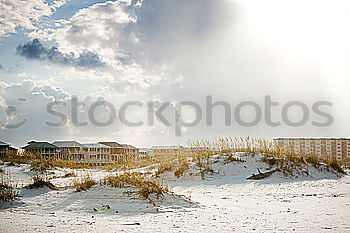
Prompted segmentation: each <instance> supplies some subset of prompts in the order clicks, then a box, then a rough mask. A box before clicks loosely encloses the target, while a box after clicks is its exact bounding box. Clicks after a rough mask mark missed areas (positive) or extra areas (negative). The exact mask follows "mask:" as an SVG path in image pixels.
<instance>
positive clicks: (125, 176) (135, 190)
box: [103, 172, 170, 199]
mask: <svg viewBox="0 0 350 233" xmlns="http://www.w3.org/2000/svg"><path fill="white" fill-rule="evenodd" d="M103 183H104V184H106V185H110V186H112V187H115V188H126V189H129V190H128V191H127V192H126V193H127V194H137V195H138V196H139V197H141V198H144V199H150V196H151V195H155V196H156V198H157V199H159V198H160V197H163V196H164V194H166V193H170V191H169V189H168V187H167V186H163V185H161V184H160V183H159V182H158V181H157V180H156V179H152V178H147V177H146V175H145V174H143V173H140V172H124V173H122V174H119V175H115V176H109V177H107V178H106V179H105V180H104V181H103Z"/></svg>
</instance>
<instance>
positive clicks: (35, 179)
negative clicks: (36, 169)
mask: <svg viewBox="0 0 350 233" xmlns="http://www.w3.org/2000/svg"><path fill="white" fill-rule="evenodd" d="M44 187H47V188H49V189H52V190H59V188H58V187H56V186H55V185H53V184H52V183H51V182H50V180H49V179H46V178H45V177H42V176H40V175H34V176H32V183H31V184H29V185H27V186H25V188H27V189H38V188H44Z"/></svg>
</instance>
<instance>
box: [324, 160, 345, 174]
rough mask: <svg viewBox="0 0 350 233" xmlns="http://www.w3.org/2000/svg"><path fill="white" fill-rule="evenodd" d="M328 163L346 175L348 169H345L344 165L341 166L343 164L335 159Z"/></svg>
mask: <svg viewBox="0 0 350 233" xmlns="http://www.w3.org/2000/svg"><path fill="white" fill-rule="evenodd" d="M328 165H329V166H330V167H331V168H333V169H334V170H335V171H337V172H339V173H341V174H344V175H345V174H347V173H346V171H345V170H344V168H343V166H341V164H340V163H339V162H338V161H337V160H335V159H333V160H331V161H329V163H328Z"/></svg>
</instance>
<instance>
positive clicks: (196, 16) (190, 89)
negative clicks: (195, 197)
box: [0, 0, 350, 146]
mask: <svg viewBox="0 0 350 233" xmlns="http://www.w3.org/2000/svg"><path fill="white" fill-rule="evenodd" d="M348 12H350V4H349V2H348V1H347V0H324V1H323V0H215V1H213V0H119V1H102V0H100V1H93V0H71V1H69V0H50V1H42V0H25V1H24V0H22V1H20V0H1V1H0V25H1V27H0V51H1V53H0V123H1V125H0V126H1V128H0V140H2V141H6V142H9V143H12V144H13V145H15V146H22V145H23V144H25V143H26V142H27V141H29V140H32V139H34V140H47V141H53V140H72V139H73V140H77V141H81V142H89V141H100V140H117V141H119V142H124V143H130V144H134V145H137V146H150V145H164V144H178V143H182V144H185V143H186V142H187V140H194V139H213V138H217V137H224V136H247V135H250V136H253V137H263V138H268V139H270V138H274V137H281V136H305V137H313V136H317V137H347V136H349V132H350V123H349V121H348V119H350V118H349V117H350V105H349V103H348V99H349V97H350V94H349V88H350V31H349V29H348V27H349V23H350V14H349V13H348ZM207 96H211V98H212V100H213V102H216V101H225V103H228V104H229V105H230V109H231V117H230V119H231V121H227V120H226V121H225V108H224V107H223V106H216V107H215V108H214V109H213V114H212V115H213V116H212V124H211V125H208V124H207V120H208V119H207V115H206V112H208V110H207V108H206V97H207ZM266 96H270V98H271V99H272V101H274V102H278V103H277V104H278V106H277V105H276V106H274V107H273V108H272V110H271V111H270V110H269V112H270V114H268V113H266V108H265V103H264V100H265V98H266ZM72 98H73V99H77V100H78V101H79V103H80V105H79V107H78V108H77V109H78V110H77V112H75V111H74V110H72V106H74V103H73V101H72ZM98 101H108V102H109V103H111V104H112V105H113V106H114V108H115V110H116V113H115V114H114V113H113V111H111V110H110V108H108V107H103V106H99V107H97V108H95V111H94V119H95V120H96V121H97V122H108V120H113V121H112V122H111V123H110V124H108V125H107V126H98V125H96V124H94V122H91V119H89V117H88V113H89V110H90V109H91V106H94V104H95V103H99V102H98ZM128 101H138V102H141V103H144V104H143V106H136V105H133V106H130V107H128V108H127V109H126V110H125V113H126V114H124V115H125V117H126V118H127V120H128V121H131V122H139V121H143V124H142V125H141V124H137V126H135V125H134V126H132V125H127V124H125V123H123V119H121V118H122V117H120V115H119V113H120V109H121V106H123V104H125V103H128ZM181 101H193V102H195V103H197V104H198V105H199V106H200V107H201V109H202V113H203V114H202V120H201V121H198V122H195V123H196V124H194V126H191V127H181V125H180V128H179V129H180V131H181V135H176V122H178V121H176V117H175V115H176V114H175V109H176V106H177V104H176V103H178V102H181ZM244 101H251V102H254V103H256V104H257V105H258V107H259V108H260V109H261V110H262V117H261V119H258V118H259V117H258V118H257V116H258V115H259V113H257V111H256V109H255V108H254V107H252V106H244V107H242V108H241V109H240V111H238V113H239V117H240V120H242V121H243V122H254V123H253V124H252V125H251V126H244V125H242V124H240V121H237V111H235V110H237V106H239V104H240V103H242V102H244ZM291 101H298V102H302V103H303V104H304V105H305V106H306V107H307V110H308V111H307V112H306V113H305V108H304V110H302V109H303V108H302V107H300V105H298V106H296V105H294V106H293V105H292V106H291V107H290V108H288V111H287V117H288V120H289V121H290V122H301V121H303V120H304V117H307V119H306V120H305V122H303V124H301V125H299V126H297V127H295V126H292V125H290V124H288V122H287V123H286V122H285V121H284V120H285V119H284V118H283V108H284V107H285V106H286V105H288V103H289V102H291ZM319 101H327V102H328V103H331V104H327V105H323V106H320V107H319V109H318V110H319V111H318V112H317V111H314V110H313V105H314V104H315V103H317V102H319ZM148 102H152V103H153V105H154V107H155V109H156V110H157V109H159V108H161V106H163V103H165V102H170V103H171V104H170V105H169V106H167V107H166V108H165V110H164V112H162V114H163V115H164V117H165V118H166V119H167V120H168V121H169V124H164V123H162V122H160V121H159V120H158V119H157V117H154V118H155V120H154V123H153V122H152V117H150V115H152V112H151V111H150V108H149V106H148V105H147V103H148ZM50 103H55V104H56V105H55V106H54V107H53V108H52V109H53V110H54V111H55V114H52V112H51V113H50V112H49V111H48V110H47V107H48V106H50ZM226 110H227V109H226ZM150 112H151V113H150ZM320 112H321V113H320ZM57 113H60V114H61V115H58V114H57ZM111 113H112V118H111ZM226 113H227V112H226ZM322 113H323V114H322ZM63 114H64V115H63ZM62 115H63V116H65V117H62ZM226 115H227V114H226ZM306 115H307V116H306ZM195 116H196V112H195V111H194V109H193V108H192V107H190V106H184V107H183V111H182V113H181V118H182V119H183V121H184V122H185V123H186V122H187V123H190V122H193V120H194V119H195ZM197 116H198V115H197ZM235 116H236V117H235ZM267 117H269V118H271V119H272V120H273V121H274V122H280V124H278V125H271V124H269V123H267V122H266V118H267ZM62 119H64V121H62ZM254 120H257V121H256V122H255V121H254ZM77 121H78V122H79V123H82V124H80V125H78V124H77ZM48 122H49V123H61V124H60V125H59V126H52V125H48ZM150 122H151V123H150ZM313 122H318V123H320V124H316V125H315V124H313ZM197 123H198V124H197ZM225 123H226V124H225ZM322 123H325V124H322Z"/></svg>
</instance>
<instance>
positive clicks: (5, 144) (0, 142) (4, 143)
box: [0, 141, 10, 146]
mask: <svg viewBox="0 0 350 233" xmlns="http://www.w3.org/2000/svg"><path fill="white" fill-rule="evenodd" d="M0 146H10V144H8V143H6V142H3V141H0Z"/></svg>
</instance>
